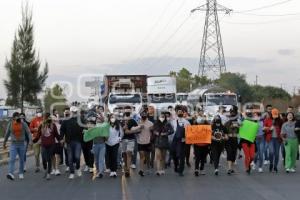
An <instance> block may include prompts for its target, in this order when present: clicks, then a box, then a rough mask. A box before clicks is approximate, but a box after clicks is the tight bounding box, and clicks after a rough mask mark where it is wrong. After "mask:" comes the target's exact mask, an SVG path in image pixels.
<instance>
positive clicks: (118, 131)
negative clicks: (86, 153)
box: [106, 114, 124, 178]
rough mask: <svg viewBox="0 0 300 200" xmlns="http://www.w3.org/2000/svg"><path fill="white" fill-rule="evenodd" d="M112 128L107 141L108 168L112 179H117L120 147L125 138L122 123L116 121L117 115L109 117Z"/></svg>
mask: <svg viewBox="0 0 300 200" xmlns="http://www.w3.org/2000/svg"><path fill="white" fill-rule="evenodd" d="M108 120H109V122H110V128H109V137H108V139H107V141H106V156H107V159H106V160H107V163H106V165H107V168H108V169H109V170H110V175H109V176H110V177H114V178H116V177H117V168H118V154H119V146H120V142H121V141H122V137H123V136H124V132H123V129H122V127H121V124H120V122H119V121H118V120H117V119H116V116H115V115H113V114H112V115H110V116H109V119H108Z"/></svg>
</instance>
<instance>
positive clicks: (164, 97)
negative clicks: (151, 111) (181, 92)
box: [147, 76, 176, 112]
mask: <svg viewBox="0 0 300 200" xmlns="http://www.w3.org/2000/svg"><path fill="white" fill-rule="evenodd" d="M147 92H148V103H149V104H150V105H152V106H153V107H154V108H155V110H156V111H158V112H160V111H165V110H167V109H168V107H169V106H172V107H173V108H174V107H175V106H176V79H175V78H174V77H171V76H149V77H148V78H147Z"/></svg>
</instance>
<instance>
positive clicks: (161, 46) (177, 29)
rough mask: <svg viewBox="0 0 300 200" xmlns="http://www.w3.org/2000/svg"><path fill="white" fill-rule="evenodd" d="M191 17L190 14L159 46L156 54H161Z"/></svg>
mask: <svg viewBox="0 0 300 200" xmlns="http://www.w3.org/2000/svg"><path fill="white" fill-rule="evenodd" d="M190 17H191V14H189V15H188V16H187V17H186V18H185V19H184V20H183V22H182V23H181V24H180V25H179V26H178V27H177V28H176V29H175V31H174V32H173V33H172V34H171V35H170V36H169V37H168V38H167V39H166V40H165V41H164V42H163V43H162V45H160V46H159V48H158V49H157V50H156V51H153V52H155V53H157V52H160V51H161V50H162V49H163V48H164V47H165V45H166V44H168V42H169V41H170V40H171V39H172V38H173V37H174V36H175V35H176V33H177V32H178V31H179V30H180V29H181V28H182V27H183V25H184V24H185V23H186V22H187V20H188V19H189V18H190ZM154 63H155V61H154V62H151V64H150V65H149V67H148V68H147V69H149V68H151V67H152V66H153V64H154Z"/></svg>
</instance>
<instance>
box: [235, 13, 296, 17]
mask: <svg viewBox="0 0 300 200" xmlns="http://www.w3.org/2000/svg"><path fill="white" fill-rule="evenodd" d="M235 13H236V14H241V15H249V16H258V17H285V16H296V15H300V13H286V14H255V13H241V12H235Z"/></svg>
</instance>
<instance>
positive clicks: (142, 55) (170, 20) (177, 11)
mask: <svg viewBox="0 0 300 200" xmlns="http://www.w3.org/2000/svg"><path fill="white" fill-rule="evenodd" d="M186 1H187V0H183V2H182V3H181V4H180V6H179V7H178V9H177V10H176V12H175V13H174V14H173V15H172V17H171V18H170V19H169V21H168V22H167V24H166V25H165V26H164V28H163V29H162V30H161V31H160V32H159V33H158V34H156V35H155V37H154V38H153V39H152V40H151V42H150V43H149V44H150V45H151V44H154V42H155V41H156V40H157V39H158V38H159V37H160V36H161V33H162V32H164V31H165V30H166V29H167V28H168V27H169V25H170V24H171V22H172V21H173V19H174V18H175V16H176V15H177V14H178V13H179V11H180V10H181V9H182V8H183V6H184V4H185V3H186ZM148 49H150V48H146V49H145V50H144V51H143V52H142V53H141V54H140V56H139V57H138V59H137V60H138V61H140V62H142V61H141V59H142V58H143V57H144V56H145V54H146V52H147V50H148ZM142 63H143V62H142Z"/></svg>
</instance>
